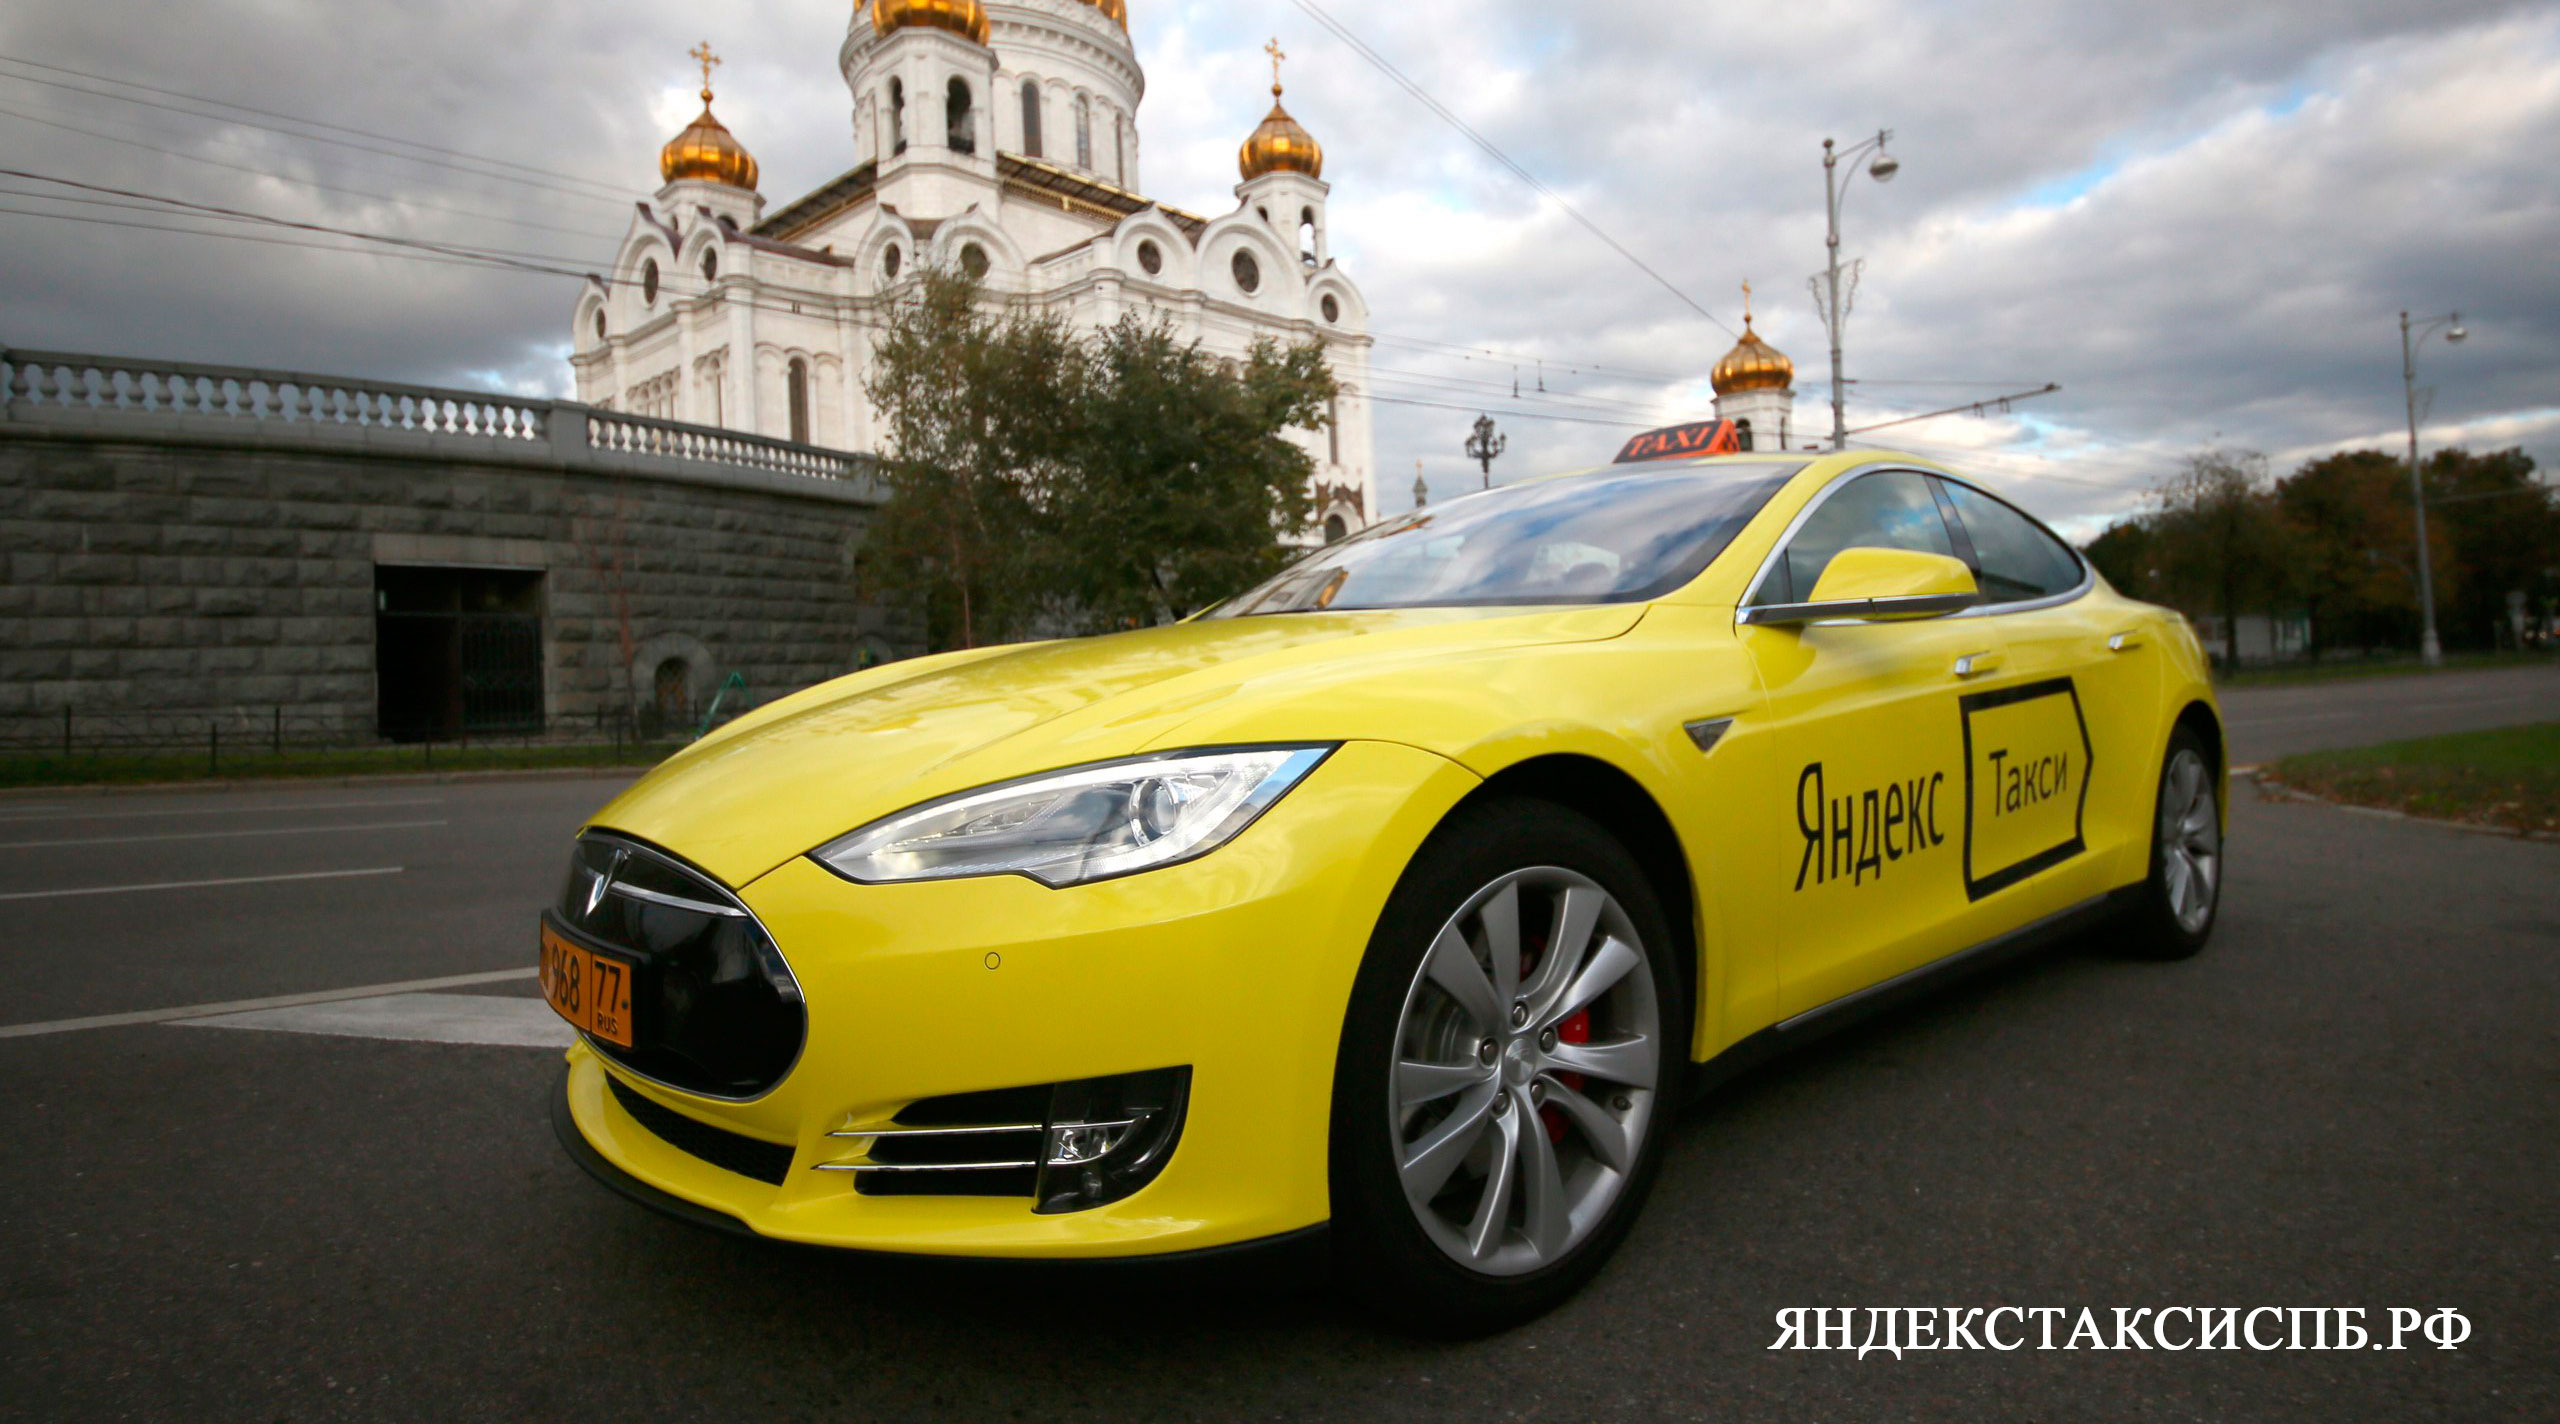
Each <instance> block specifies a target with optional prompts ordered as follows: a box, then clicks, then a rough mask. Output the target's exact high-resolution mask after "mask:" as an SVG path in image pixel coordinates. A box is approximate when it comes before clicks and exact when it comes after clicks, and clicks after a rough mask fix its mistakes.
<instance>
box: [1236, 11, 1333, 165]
mask: <svg viewBox="0 0 2560 1424" xmlns="http://www.w3.org/2000/svg"><path fill="white" fill-rule="evenodd" d="M1262 52H1263V53H1264V54H1267V55H1269V56H1271V112H1270V113H1268V114H1266V115H1264V116H1263V119H1262V126H1261V127H1260V128H1257V129H1255V130H1254V131H1253V137H1251V138H1249V139H1246V140H1245V141H1244V147H1243V148H1242V149H1240V150H1238V152H1237V154H1236V167H1238V168H1240V169H1242V170H1244V180H1245V181H1246V182H1248V183H1250V182H1252V181H1253V180H1254V179H1256V178H1259V177H1261V176H1262V175H1263V174H1265V173H1282V172H1286V173H1304V174H1305V175H1307V176H1308V177H1310V178H1321V177H1323V176H1324V145H1323V144H1320V143H1318V142H1316V136H1315V135H1314V134H1311V133H1309V132H1307V130H1306V126H1305V125H1303V124H1300V123H1299V122H1298V121H1297V120H1296V119H1293V118H1290V117H1289V111H1288V110H1286V109H1284V108H1281V107H1280V61H1282V60H1284V59H1287V58H1288V57H1289V56H1288V55H1287V54H1286V53H1284V52H1283V51H1282V50H1281V48H1280V41H1279V40H1277V39H1274V40H1273V41H1272V42H1271V43H1269V44H1267V45H1264V46H1263V47H1262Z"/></svg>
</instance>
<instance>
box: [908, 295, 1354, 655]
mask: <svg viewBox="0 0 2560 1424" xmlns="http://www.w3.org/2000/svg"><path fill="white" fill-rule="evenodd" d="M982 297H983V294H982V292H981V290H980V288H979V287H978V285H977V283H976V282H974V281H972V280H970V279H969V278H967V277H965V276H961V275H957V274H949V273H931V274H928V275H927V276H926V278H925V280H924V282H923V286H922V290H921V292H920V293H919V296H918V299H917V300H916V302H915V303H914V304H913V305H912V306H909V307H907V308H905V309H903V310H901V311H900V312H899V313H898V314H897V316H896V317H895V319H894V320H893V321H892V323H891V325H890V328H889V330H888V331H887V332H886V333H885V334H884V335H883V336H882V337H881V339H880V341H879V342H878V343H877V345H876V346H875V347H874V349H873V366H872V374H871V376H870V379H869V381H868V383H867V385H866V390H867V391H868V393H869V395H870V397H871V399H872V402H873V403H874V404H875V405H876V406H877V407H878V408H879V409H880V411H881V413H882V416H883V419H884V420H885V422H886V426H887V438H886V440H885V441H884V442H883V443H884V446H885V450H884V460H883V465H882V476H883V479H884V480H885V482H886V483H887V485H888V489H889V498H888V500H887V502H886V503H885V504H884V505H883V506H882V508H881V510H880V512H879V514H878V515H877V516H876V518H875V520H874V522H873V525H872V532H871V534H870V537H869V541H868V546H867V548H866V550H865V559H864V563H865V566H866V567H868V568H871V569H874V570H876V571H877V573H878V576H879V581H880V582H881V584H882V585H883V586H884V588H885V589H886V591H889V592H891V593H895V594H904V595H906V596H908V597H911V598H914V599H916V600H917V601H918V602H919V603H920V604H921V605H922V607H923V611H924V613H925V615H926V622H927V628H928V633H929V637H930V638H931V641H932V643H933V646H935V647H937V648H944V647H955V646H956V647H969V646H975V645H977V644H979V643H981V642H987V641H994V640H998V639H1002V638H1006V637H1011V636H1017V635H1019V634H1021V633H1023V632H1025V631H1028V630H1030V629H1031V628H1033V627H1034V626H1038V627H1040V628H1042V629H1044V630H1046V629H1057V630H1092V629H1097V628H1111V627H1128V626H1133V625H1136V624H1144V623H1154V622H1160V621H1165V620H1168V619H1171V618H1176V617H1180V616H1182V615H1185V614H1187V613H1190V612H1192V611H1193V610H1195V609H1198V608H1201V607H1204V606H1206V605H1207V604H1209V603H1211V602H1214V601H1216V600H1217V599H1220V598H1223V597H1225V596H1227V595H1228V594H1231V593H1234V592H1236V591H1238V590H1240V589H1243V588H1246V587H1249V586H1251V585H1252V584H1253V583H1255V582H1256V581H1258V580H1260V579H1261V578H1263V577H1265V576H1266V575H1268V574H1269V573H1271V572H1272V571H1273V570H1274V569H1276V568H1277V567H1278V566H1279V564H1280V563H1282V562H1283V561H1284V560H1285V558H1286V551H1285V550H1284V549H1283V547H1282V544H1281V540H1282V539H1283V538H1284V537H1286V536H1288V535H1291V534H1294V533H1297V532H1299V531H1301V530H1303V529H1304V528H1305V526H1306V524H1307V521H1308V518H1309V516H1310V513H1311V499H1310V495H1309V493H1308V487H1307V486H1308V479H1309V476H1310V475H1312V474H1313V472H1314V467H1313V465H1312V463H1311V462H1310V461H1309V459H1308V457H1307V455H1306V453H1305V452H1304V451H1302V450H1300V449H1298V448H1297V447H1296V446H1295V445H1293V444H1291V443H1290V442H1289V441H1287V440H1286V439H1284V438H1282V433H1283V432H1284V431H1286V430H1289V429H1291V428H1293V427H1299V428H1309V429H1314V428H1321V426H1322V425H1323V423H1324V421H1325V419H1326V418H1327V410H1328V407H1329V405H1330V402H1331V401H1332V399H1333V396H1334V393H1335V389H1336V387H1335V383H1334V380H1333V377H1332V374H1331V373H1330V371H1329V370H1328V368H1327V366H1326V364H1325V359H1324V353H1323V348H1322V347H1321V346H1320V345H1318V344H1316V343H1312V342H1310V343H1306V344H1302V345H1298V346H1293V347H1288V348H1282V347H1280V346H1278V345H1276V344H1273V343H1271V342H1263V343H1260V344H1258V345H1256V346H1255V347H1254V349H1253V352H1252V354H1251V355H1250V356H1249V357H1248V358H1247V359H1245V360H1244V361H1243V362H1241V363H1236V362H1229V361H1226V360H1224V359H1222V358H1219V357H1215V356H1211V355H1209V354H1208V353H1207V352H1205V351H1203V350H1202V349H1201V348H1200V345H1199V343H1197V342H1185V341H1183V340H1181V339H1180V338H1178V337H1177V336H1176V335H1175V334H1174V332H1173V329H1172V328H1171V327H1170V326H1169V325H1167V324H1165V323H1163V322H1154V323H1149V322H1145V321H1142V320H1140V319H1139V318H1138V317H1136V316H1134V315H1132V316H1126V317H1123V318H1122V319H1121V321H1120V322H1119V323H1118V324H1116V325H1114V326H1111V327H1109V328H1106V329H1104V330H1102V331H1101V332H1098V333H1088V334H1078V333H1076V332H1074V331H1072V330H1071V329H1070V328H1069V327H1068V326H1067V325H1066V324H1065V323H1064V322H1062V321H1060V320H1058V319H1056V318H1053V317H1048V316H1043V315H1035V314H1031V313H1028V312H1026V311H1021V310H1017V311H1015V312H1014V313H1012V314H1010V315H1006V316H1001V317H998V316H991V315H989V314H988V313H987V312H986V311H985V310H984V306H983V299H982Z"/></svg>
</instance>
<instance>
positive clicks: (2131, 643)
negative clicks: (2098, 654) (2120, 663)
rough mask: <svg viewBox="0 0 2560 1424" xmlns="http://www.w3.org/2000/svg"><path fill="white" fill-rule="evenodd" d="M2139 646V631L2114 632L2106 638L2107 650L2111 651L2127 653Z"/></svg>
mask: <svg viewBox="0 0 2560 1424" xmlns="http://www.w3.org/2000/svg"><path fill="white" fill-rule="evenodd" d="M2141 646H2142V635H2141V634H2140V633H2115V634H2111V635H2109V636H2108V638H2107V651H2108V652H2111V653H2129V652H2132V651H2133V650H2134V649H2136V648H2139V647H2141Z"/></svg>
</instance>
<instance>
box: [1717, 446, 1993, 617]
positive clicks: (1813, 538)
mask: <svg viewBox="0 0 2560 1424" xmlns="http://www.w3.org/2000/svg"><path fill="white" fill-rule="evenodd" d="M1843 549H1911V550H1915V551H1917V552H1919V553H1923V554H1945V555H1947V556H1948V557H1949V558H1953V557H1954V556H1955V552H1956V550H1955V541H1954V540H1952V539H1950V538H1948V537H1947V521H1946V519H1945V518H1944V517H1943V516H1942V515H1940V514H1939V513H1938V501H1937V499H1936V498H1935V497H1934V496H1932V495H1931V494H1930V493H1929V482H1928V481H1927V480H1926V479H1924V478H1922V477H1921V476H1919V475H1916V474H1913V473H1912V472H1911V471H1909V470H1884V471H1879V472H1878V473H1876V474H1872V475H1861V476H1859V477H1858V478H1857V479H1854V480H1852V481H1850V482H1849V483H1847V484H1845V485H1842V486H1841V487H1840V488H1839V489H1837V490H1834V491H1833V492H1832V495H1831V498H1829V499H1827V500H1824V501H1823V502H1822V507H1821V508H1819V509H1816V510H1815V511H1814V512H1813V515H1812V517H1811V518H1809V519H1807V520H1805V522H1804V525H1803V527H1801V528H1799V529H1797V530H1796V535H1795V538H1793V539H1791V540H1789V541H1787V552H1786V555H1785V557H1783V558H1781V559H1779V560H1778V562H1777V564H1776V565H1775V566H1773V567H1772V568H1771V569H1770V570H1769V576H1768V577H1767V578H1764V579H1762V580H1761V581H1760V590H1759V593H1758V594H1757V595H1756V596H1755V597H1754V598H1753V599H1752V602H1754V603H1801V602H1803V601H1805V600H1807V599H1810V598H1811V597H1813V586H1814V585H1815V584H1816V583H1818V582H1820V581H1821V579H1822V571H1823V569H1825V568H1826V567H1828V566H1829V565H1830V563H1831V557H1832V555H1834V554H1837V553H1839V552H1840V551H1841V550H1843Z"/></svg>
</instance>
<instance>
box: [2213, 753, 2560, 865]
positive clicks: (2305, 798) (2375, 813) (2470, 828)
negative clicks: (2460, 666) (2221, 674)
mask: <svg viewBox="0 0 2560 1424" xmlns="http://www.w3.org/2000/svg"><path fill="white" fill-rule="evenodd" d="M2231 774H2232V775H2233V776H2234V777H2241V778H2245V779H2247V780H2248V781H2251V782H2253V783H2255V784H2256V785H2257V788H2258V795H2259V796H2260V797H2261V798H2263V799H2265V800H2269V801H2299V802H2303V803H2305V804H2307V805H2312V806H2326V807H2328V808H2329V809H2331V810H2333V811H2344V812H2346V813H2347V814H2348V815H2350V816H2370V817H2372V818H2374V819H2375V820H2377V821H2407V822H2408V823H2409V824H2411V825H2413V826H2441V827H2443V828H2444V829H2446V830H2448V831H2461V832H2463V833H2464V834H2466V835H2474V836H2491V837H2494V838H2496V839H2498V840H2502V841H2539V842H2541V843H2543V844H2546V845H2560V831H2516V830H2509V829H2508V828H2507V827H2505V826H2484V825H2481V824H2479V823H2477V822H2474V821H2448V820H2446V819H2444V818H2443V817H2441V816H2412V815H2410V814H2409V813H2408V812H2406V811H2394V810H2390V809H2388V808H2386V807H2382V806H2359V805H2357V804H2355V803H2354V802H2352V801H2333V800H2331V799H2330V798H2328V797H2326V796H2318V795H2314V794H2313V793H2311V792H2308V791H2305V790H2303V789H2302V788H2300V787H2298V786H2292V785H2288V784H2286V783H2285V782H2281V781H2278V780H2276V779H2275V778H2274V777H2273V776H2271V775H2269V774H2268V773H2267V771H2266V770H2265V769H2264V768H2262V767H2255V766H2238V767H2233V768H2232V769H2231Z"/></svg>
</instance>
